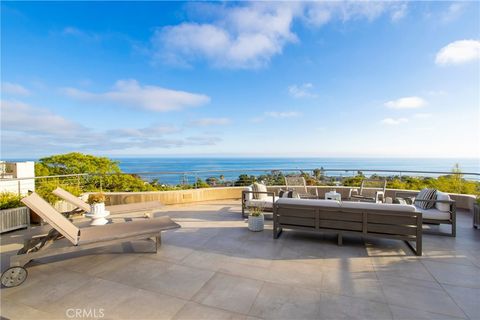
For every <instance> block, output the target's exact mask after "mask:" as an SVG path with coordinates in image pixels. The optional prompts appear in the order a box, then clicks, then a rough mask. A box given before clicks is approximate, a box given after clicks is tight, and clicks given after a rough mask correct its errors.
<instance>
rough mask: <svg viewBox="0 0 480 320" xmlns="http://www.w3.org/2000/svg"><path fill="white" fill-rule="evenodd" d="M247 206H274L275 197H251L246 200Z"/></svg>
mask: <svg viewBox="0 0 480 320" xmlns="http://www.w3.org/2000/svg"><path fill="white" fill-rule="evenodd" d="M245 205H246V206H247V207H261V208H269V209H271V208H273V197H272V196H267V197H266V198H265V199H250V200H247V201H245Z"/></svg>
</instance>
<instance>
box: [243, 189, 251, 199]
mask: <svg viewBox="0 0 480 320" xmlns="http://www.w3.org/2000/svg"><path fill="white" fill-rule="evenodd" d="M243 190H245V191H252V190H253V189H252V187H246V188H245V189H243ZM252 199H253V194H252V193H251V192H247V193H246V194H245V200H252Z"/></svg>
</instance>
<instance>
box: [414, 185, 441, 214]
mask: <svg viewBox="0 0 480 320" xmlns="http://www.w3.org/2000/svg"><path fill="white" fill-rule="evenodd" d="M435 199H437V190H436V189H422V190H421V191H420V193H419V194H418V195H417V197H416V198H415V205H416V206H417V207H419V208H421V209H431V208H433V207H435V202H433V201H431V202H428V201H418V200H435Z"/></svg>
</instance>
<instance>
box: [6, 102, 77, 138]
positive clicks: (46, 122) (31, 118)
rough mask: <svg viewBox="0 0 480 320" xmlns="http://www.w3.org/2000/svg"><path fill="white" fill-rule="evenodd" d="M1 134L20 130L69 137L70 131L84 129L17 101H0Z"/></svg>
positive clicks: (57, 116) (62, 118) (47, 111)
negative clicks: (6, 131) (0, 115)
mask: <svg viewBox="0 0 480 320" xmlns="http://www.w3.org/2000/svg"><path fill="white" fill-rule="evenodd" d="M0 110H1V114H2V132H3V131H5V130H11V131H17V130H22V131H24V132H30V133H42V134H59V135H61V136H63V137H65V136H69V135H70V133H71V132H72V131H75V130H83V129H84V127H83V126H81V125H79V124H77V123H74V122H72V121H69V120H67V119H65V118H64V117H61V116H59V115H56V114H54V113H52V112H50V111H49V110H47V109H44V108H34V107H32V106H30V105H28V104H26V103H23V102H19V101H10V100H2V101H1V102H0Z"/></svg>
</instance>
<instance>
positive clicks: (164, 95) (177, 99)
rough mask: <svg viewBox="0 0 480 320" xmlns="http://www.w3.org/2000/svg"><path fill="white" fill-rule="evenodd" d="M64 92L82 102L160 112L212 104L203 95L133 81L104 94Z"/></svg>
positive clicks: (120, 81)
mask: <svg viewBox="0 0 480 320" xmlns="http://www.w3.org/2000/svg"><path fill="white" fill-rule="evenodd" d="M63 92H64V93H65V94H67V95H68V96H70V97H72V98H76V99H80V100H85V101H93V102H98V101H100V102H109V103H118V104H121V105H125V106H129V107H137V108H142V109H145V110H149V111H158V112H163V111H171V110H179V109H183V108H185V107H195V106H200V105H204V104H206V103H208V102H210V98H209V97H208V96H206V95H203V94H196V93H190V92H186V91H177V90H171V89H165V88H162V87H158V86H147V85H143V86H142V85H140V84H139V83H138V81H136V80H133V79H130V80H119V81H117V82H116V83H115V86H114V87H113V90H111V91H107V92H103V93H92V92H87V91H82V90H79V89H75V88H65V89H63Z"/></svg>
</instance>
